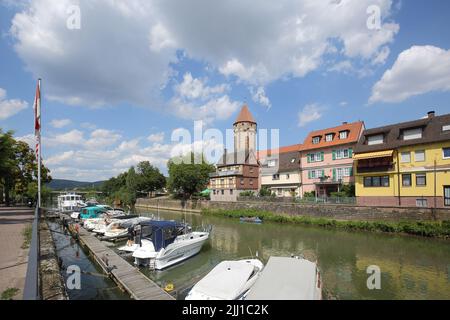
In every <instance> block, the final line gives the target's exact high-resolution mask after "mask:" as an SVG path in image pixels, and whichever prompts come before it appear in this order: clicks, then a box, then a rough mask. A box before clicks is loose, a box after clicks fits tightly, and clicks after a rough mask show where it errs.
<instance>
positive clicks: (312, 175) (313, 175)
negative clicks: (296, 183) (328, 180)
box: [308, 170, 325, 179]
mask: <svg viewBox="0 0 450 320" xmlns="http://www.w3.org/2000/svg"><path fill="white" fill-rule="evenodd" d="M324 174H325V171H323V170H310V171H308V178H309V179H318V178H321V177H323V176H324Z"/></svg>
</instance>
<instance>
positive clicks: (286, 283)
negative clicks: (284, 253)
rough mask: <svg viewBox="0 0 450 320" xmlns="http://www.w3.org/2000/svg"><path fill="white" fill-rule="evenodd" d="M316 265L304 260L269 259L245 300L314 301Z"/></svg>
mask: <svg viewBox="0 0 450 320" xmlns="http://www.w3.org/2000/svg"><path fill="white" fill-rule="evenodd" d="M315 286H316V264H315V263H314V262H311V261H308V260H305V259H296V258H286V257H270V259H269V262H268V263H267V265H266V267H265V268H264V270H263V272H262V274H261V276H260V277H259V278H258V280H256V282H255V284H254V285H253V287H252V288H251V290H250V292H249V293H248V295H247V297H246V300H314V299H315V295H314V293H315Z"/></svg>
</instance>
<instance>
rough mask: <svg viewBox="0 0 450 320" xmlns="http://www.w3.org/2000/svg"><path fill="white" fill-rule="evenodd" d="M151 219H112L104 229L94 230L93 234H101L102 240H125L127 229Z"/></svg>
mask: <svg viewBox="0 0 450 320" xmlns="http://www.w3.org/2000/svg"><path fill="white" fill-rule="evenodd" d="M152 219H153V217H135V218H131V219H124V220H123V219H114V220H113V221H112V222H111V223H110V224H108V226H106V227H105V228H104V229H102V228H101V227H100V228H98V229H94V230H93V232H95V233H99V234H102V233H103V235H104V236H103V238H102V239H103V240H114V239H119V238H125V237H127V236H128V228H130V227H132V226H135V225H137V224H139V223H142V222H145V221H150V220H152Z"/></svg>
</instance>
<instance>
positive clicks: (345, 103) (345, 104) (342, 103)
mask: <svg viewBox="0 0 450 320" xmlns="http://www.w3.org/2000/svg"><path fill="white" fill-rule="evenodd" d="M339 105H340V106H341V107H346V106H348V102H347V101H341V102H340V103H339Z"/></svg>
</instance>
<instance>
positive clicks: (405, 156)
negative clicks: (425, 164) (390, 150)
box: [400, 152, 411, 163]
mask: <svg viewBox="0 0 450 320" xmlns="http://www.w3.org/2000/svg"><path fill="white" fill-rule="evenodd" d="M400 162H401V163H409V162H411V152H402V154H401V156H400Z"/></svg>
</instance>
